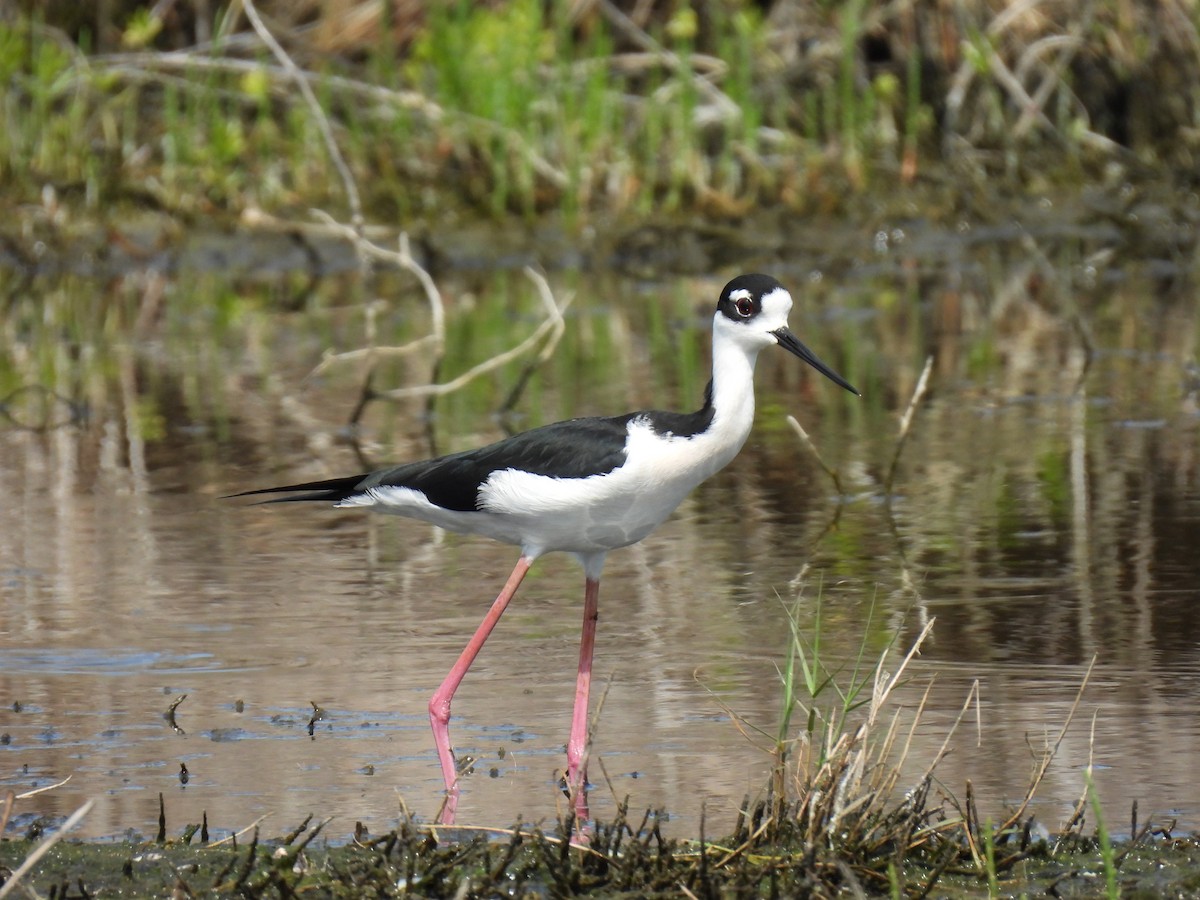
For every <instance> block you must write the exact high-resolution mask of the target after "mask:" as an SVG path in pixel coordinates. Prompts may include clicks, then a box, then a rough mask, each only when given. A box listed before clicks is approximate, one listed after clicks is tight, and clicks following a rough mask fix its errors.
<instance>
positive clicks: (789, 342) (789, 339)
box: [771, 328, 862, 397]
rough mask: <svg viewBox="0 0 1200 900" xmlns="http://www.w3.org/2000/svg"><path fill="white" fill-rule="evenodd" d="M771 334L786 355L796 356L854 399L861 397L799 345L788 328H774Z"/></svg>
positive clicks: (845, 381) (842, 379)
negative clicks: (853, 396)
mask: <svg viewBox="0 0 1200 900" xmlns="http://www.w3.org/2000/svg"><path fill="white" fill-rule="evenodd" d="M771 334H773V335H775V340H777V341H779V346H780V347H782V348H783V349H784V350H786V351H787V352H788V353H794V354H796V355H797V356H798V357H800V358H801V359H802V360H804V361H805V362H806V363H808V364H809V365H810V366H812V367H813V368H814V369H816V370H817V371H818V372H820V373H821V374H822V375H824V376H825V377H826V378H828V379H829V380H830V381H832V382H833V383H834V384H840V385H841V386H842V387H844V388H845V389H846V390H848V391H849V392H850V393H852V394H854V395H855V396H856V397H861V396H862V394H860V393H859V392H858V391H857V389H855V387H854V385H852V384H851V383H850V382H848V381H847V380H846V379H845V378H843V377H842V376H841V375H839V374H838V373H837V372H835V371H833V369H831V368H829V366H827V365H825V363H823V362H821V361H820V360H819V359H817V356H816V354H815V353H813V352H812V351H811V350H809V349H808V348H807V347H805V346H804V345H803V344H802V343H800V338H798V337H796V336H795V335H794V334H792V332H791V331H790V330H789V329H788V328H776V329H775V330H774V331H772V332H771Z"/></svg>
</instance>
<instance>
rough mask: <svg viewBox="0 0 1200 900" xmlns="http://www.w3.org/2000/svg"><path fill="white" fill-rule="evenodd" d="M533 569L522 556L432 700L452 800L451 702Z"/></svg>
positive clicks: (454, 781)
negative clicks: (530, 568)
mask: <svg viewBox="0 0 1200 900" xmlns="http://www.w3.org/2000/svg"><path fill="white" fill-rule="evenodd" d="M531 565H533V560H532V559H530V558H528V557H526V556H522V557H521V558H520V559H519V560H517V565H516V567H515V568H514V569H513V570H512V574H511V575H509V576H508V581H507V582H506V583H505V585H504V589H503V590H502V591H500V594H499V596H498V597H496V600H495V602H493V603H492V608H491V609H489V610H488V614H487V615H486V616H484V618H483V622H481V623H480V625H479V627H478V628H477V629H476V630H475V634H473V635H472V636H471V640H470V641H468V642H467V646H466V647H464V648H463V652H462V653H461V654H460V655H459V657H458V661H457V662H456V663H455V664H454V668H452V669H451V670H450V673H449V674H448V675H447V676H446V678H445V680H444V681H443V682H442V683H441V685H440V686H439V687H438V689H437V690H436V691H434V692H433V696H432V697H430V698H429V724H430V726H431V727H432V728H433V743H434V744H435V745H436V746H437V752H438V759H439V760H440V761H441V763H442V778H443V780H444V781H445V782H446V790H447V791H448V792H449V793H450V795H451V797H452V799H453V797H454V795H455V793H456V792H457V790H458V788H457V781H458V772H457V770H456V767H455V763H454V751H453V750H451V749H450V701H451V700H453V699H454V692H455V691H456V690H458V686H459V685H460V684H461V683H462V680H463V676H465V675H466V674H467V669H469V668H471V663H473V662H474V661H475V657H476V656H478V655H479V650H480V648H482V647H483V642H484V641H486V640H487V639H488V635H490V634H491V633H492V629H493V628H495V627H496V623H497V622H499V621H500V616H501V615H503V614H504V610H505V608H506V607H507V606H508V602H509V601H510V600H512V598H513V594H515V593H516V592H517V588H518V587H520V586H521V581H522V579H524V578H525V573H526V572H528V571H529V567H530V566H531ZM453 809H454V806H453V803H450V804H448V805H447V811H448V812H449V814H450V818H451V819H452V818H453ZM445 818H446V816H445V815H443V819H445ZM443 824H447V825H448V824H452V823H451V822H450V821H443Z"/></svg>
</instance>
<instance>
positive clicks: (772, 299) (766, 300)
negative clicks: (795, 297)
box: [762, 287, 792, 321]
mask: <svg viewBox="0 0 1200 900" xmlns="http://www.w3.org/2000/svg"><path fill="white" fill-rule="evenodd" d="M762 311H763V314H764V315H765V316H766V317H767V318H768V319H783V320H784V321H786V320H787V317H788V313H790V312H791V311H792V295H791V294H789V293H788V292H787V289H786V288H782V287H777V288H775V290H773V291H771V292H770V293H767V294H763V298H762Z"/></svg>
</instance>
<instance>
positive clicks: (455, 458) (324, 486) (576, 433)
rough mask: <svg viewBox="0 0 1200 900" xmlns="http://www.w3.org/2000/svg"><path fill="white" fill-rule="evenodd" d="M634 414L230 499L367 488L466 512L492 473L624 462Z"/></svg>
mask: <svg viewBox="0 0 1200 900" xmlns="http://www.w3.org/2000/svg"><path fill="white" fill-rule="evenodd" d="M638 415H642V414H640V413H630V414H628V415H624V416H607V417H590V418H583V419H568V420H567V421H565V422H555V423H553V424H551V425H543V426H542V427H540V428H534V429H532V430H530V431H523V432H521V433H520V434H515V435H513V436H512V437H509V438H505V439H504V440H501V441H497V442H496V443H494V444H488V445H487V446H486V447H480V448H478V449H477V450H465V451H463V452H461V453H451V454H449V455H447V456H439V457H437V458H436V459H429V460H422V461H420V462H411V463H403V464H401V465H398V466H393V467H391V468H388V469H380V470H378V471H376V472H369V473H367V474H364V475H350V476H347V477H345V478H330V479H327V480H324V481H309V482H304V483H302V484H288V485H281V486H279V487H269V488H260V489H258V490H254V491H242V492H241V493H238V494H233V495H231V496H234V497H247V496H252V495H255V494H290V495H291V496H288V497H274V498H272V499H270V500H266V501H264V502H266V503H288V502H293V501H307V500H324V501H327V502H330V503H337V502H339V501H341V500H346V499H348V498H350V497H354V496H356V495H359V494H363V493H365V492H366V491H369V490H370V489H371V488H377V487H406V488H412V489H413V490H416V491H420V492H421V493H422V494H424V495H425V497H426V499H427V500H429V502H430V503H433V504H435V505H437V506H440V507H442V508H443V509H453V510H460V511H464V512H471V511H474V510H475V509H476V508H477V500H478V496H479V489H480V488H481V487H482V486H483V484H484V482H486V481H487V479H488V477H489V476H490V475H491V474H492V473H493V472H498V471H503V470H505V469H520V470H521V471H524V472H532V473H533V474H535V475H548V476H550V477H552V478H586V477H587V476H588V475H596V474H602V473H605V472H611V471H612V470H613V469H615V468H617V466H619V465H621V464H622V463H623V462H624V461H625V440H626V438H627V437H628V433H629V422H630V420H631V419H634V418H636V417H637V416H638Z"/></svg>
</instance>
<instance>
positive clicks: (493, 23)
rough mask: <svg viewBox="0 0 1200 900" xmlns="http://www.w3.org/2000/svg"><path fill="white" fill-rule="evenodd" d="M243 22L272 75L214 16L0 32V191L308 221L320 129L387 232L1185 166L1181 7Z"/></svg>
mask: <svg viewBox="0 0 1200 900" xmlns="http://www.w3.org/2000/svg"><path fill="white" fill-rule="evenodd" d="M261 5H262V12H263V13H264V14H265V15H267V16H268V19H269V24H270V27H271V29H272V33H273V34H274V36H275V38H277V39H278V40H279V41H280V43H281V44H282V45H283V47H284V49H285V50H286V52H287V53H288V54H289V56H290V57H291V58H292V60H294V63H295V65H296V66H298V67H299V68H298V70H296V71H295V72H292V71H289V70H288V69H287V68H285V67H284V66H283V65H282V64H281V63H280V62H279V60H278V59H276V58H275V57H274V56H273V55H272V54H271V52H269V51H268V49H267V48H266V47H265V46H264V44H263V42H262V40H261V39H260V36H259V35H257V34H256V33H255V32H254V31H253V30H251V29H250V28H249V26H248V23H247V17H246V14H245V12H243V10H242V8H241V5H240V4H238V3H234V4H228V5H227V4H216V5H214V6H213V7H212V13H211V14H212V16H213V18H212V20H211V21H195V20H184V19H182V18H180V17H178V16H170V17H168V18H167V19H158V18H156V17H157V16H159V15H162V14H163V13H161V12H160V10H159V7H158V6H152V5H150V4H145V3H137V2H124V3H115V4H109V5H107V6H106V7H104V8H105V9H108V10H110V11H111V12H110V15H111V19H107V20H103V21H99V20H98V19H97V17H98V16H99V15H100V13H99V12H95V13H92V12H90V11H88V10H87V9H83V10H81V9H69V10H68V9H66V8H64V9H62V10H60V9H58V7H57V6H55V5H50V6H49V7H48V8H47V9H45V10H42V11H40V12H39V13H36V14H27V15H24V16H18V17H16V18H15V19H12V20H7V21H4V22H2V23H0V83H3V84H4V85H5V91H4V94H3V96H2V98H0V104H2V108H0V117H2V121H3V124H4V127H3V128H0V191H2V192H3V193H5V194H6V195H8V196H10V197H11V198H20V199H21V200H22V202H26V203H39V204H43V205H45V204H51V203H53V202H56V201H66V202H69V203H70V204H71V205H83V206H86V207H88V208H90V209H92V210H107V209H108V208H109V207H110V206H112V205H113V204H118V205H120V204H123V203H133V204H136V205H139V206H150V207H159V208H163V209H166V210H169V211H171V212H173V213H176V214H179V215H197V216H199V215H211V214H214V213H218V214H219V213H221V212H225V213H229V214H235V213H238V212H240V211H243V210H246V209H253V208H263V209H269V210H271V211H272V212H276V213H281V214H287V213H294V212H296V211H299V210H303V209H306V208H308V207H311V206H320V207H324V208H327V209H330V210H331V211H333V212H335V213H337V212H338V211H339V210H340V209H341V208H342V204H343V203H344V194H343V189H342V188H341V187H339V178H338V176H337V173H336V171H335V166H334V163H333V162H332V160H331V159H330V157H329V155H328V153H327V151H326V148H324V146H323V144H322V143H321V140H320V139H319V132H320V119H321V118H322V117H324V118H327V119H328V121H329V123H330V124H331V126H332V135H333V138H334V140H335V142H336V144H337V146H338V148H339V149H340V152H341V153H342V154H343V155H344V156H345V157H346V160H347V164H348V169H349V172H350V174H351V175H352V176H353V178H354V179H355V181H356V182H357V183H358V184H361V185H363V192H364V196H363V204H364V207H365V209H366V211H367V212H368V213H369V214H370V216H371V217H372V218H374V219H378V220H383V221H389V222H397V221H400V222H405V223H409V222H412V221H413V220H420V219H423V218H430V217H433V216H437V217H438V218H439V220H445V219H446V218H448V217H453V215H455V214H457V215H465V216H468V217H478V216H488V217H490V216H499V215H503V214H506V213H510V212H516V213H518V214H521V215H524V216H535V215H539V214H542V213H545V212H549V211H556V212H561V213H564V214H565V215H566V220H567V221H573V222H577V223H581V222H586V221H591V220H595V219H597V218H598V217H601V216H613V215H621V214H630V215H633V214H642V215H644V214H646V213H651V212H653V213H662V212H667V213H670V212H676V213H679V212H699V213H701V214H704V215H707V216H711V217H717V218H729V217H736V216H739V215H742V214H745V213H746V212H748V211H749V210H751V209H758V208H762V207H774V206H782V207H787V208H790V209H793V210H797V211H802V212H804V211H832V210H838V209H845V208H847V206H848V205H851V204H854V203H855V202H856V201H858V200H863V201H865V200H867V199H868V198H871V197H872V196H875V197H876V198H877V199H878V196H879V193H880V191H883V192H884V194H885V195H888V197H889V199H894V197H892V195H893V194H894V189H895V187H896V186H897V185H898V184H899V185H904V186H908V187H909V188H910V189H911V190H913V191H917V192H920V193H923V194H928V193H929V192H930V191H932V192H934V193H936V194H940V195H944V196H947V197H949V198H951V199H950V200H949V204H950V206H954V205H956V204H961V203H963V202H969V197H970V195H971V194H972V192H974V191H977V190H981V189H982V188H984V186H985V185H989V186H991V187H993V188H994V187H995V186H996V185H998V184H1003V185H1005V186H1006V187H1008V188H1010V189H1019V190H1022V191H1026V190H1032V191H1034V192H1038V193H1041V192H1046V191H1050V192H1053V191H1055V190H1056V189H1063V188H1066V187H1069V186H1073V185H1077V184H1079V183H1082V182H1083V181H1084V180H1097V181H1103V182H1105V183H1108V184H1113V185H1117V184H1121V183H1124V182H1126V181H1133V182H1138V181H1148V180H1149V181H1158V182H1162V183H1165V184H1168V185H1172V186H1180V185H1184V186H1186V185H1190V184H1191V183H1193V182H1194V180H1195V173H1196V172H1197V171H1200V167H1198V166H1196V164H1195V158H1196V153H1197V150H1198V149H1200V138H1198V137H1197V131H1196V129H1195V127H1194V123H1195V119H1196V115H1197V112H1196V110H1197V109H1198V108H1200V72H1197V68H1198V66H1200V63H1198V61H1197V60H1198V57H1197V55H1196V54H1195V52H1194V48H1193V47H1191V46H1190V45H1189V44H1188V43H1187V37H1186V35H1187V34H1189V33H1190V34H1192V35H1194V34H1195V33H1196V28H1197V26H1198V25H1200V21H1197V17H1200V13H1198V12H1197V11H1196V10H1191V11H1190V12H1189V11H1186V10H1184V9H1182V8H1174V7H1172V10H1171V11H1167V10H1165V9H1161V10H1160V9H1157V8H1154V9H1151V8H1146V9H1139V10H1137V11H1130V10H1128V9H1127V8H1126V5H1125V4H1116V3H1096V4H1084V5H1081V6H1080V7H1079V8H1078V9H1077V10H1075V16H1076V18H1074V19H1067V20H1061V19H1060V18H1058V17H1050V16H1048V15H1043V14H1042V13H1041V11H1040V10H1039V9H1037V8H1029V7H1027V5H1024V4H1016V3H1014V4H1005V5H1001V8H1000V9H998V10H997V9H995V8H994V7H993V6H987V5H983V4H978V5H971V6H967V7H962V6H955V7H953V9H951V8H950V7H947V8H946V9H945V10H940V9H939V10H932V11H925V12H922V13H920V14H919V10H918V8H917V7H915V6H913V5H911V4H888V3H883V2H876V0H853V2H848V3H836V4H835V3H825V4H804V5H800V6H798V7H793V6H790V5H788V4H780V5H779V6H778V8H775V9H773V10H772V11H771V12H770V14H766V15H764V13H763V12H762V11H761V10H760V8H759V7H758V6H755V5H751V4H748V3H743V2H739V0H724V2H709V3H697V4H695V5H694V6H691V5H687V4H673V5H669V6H666V7H664V9H666V10H669V11H667V12H663V11H659V10H658V9H657V6H656V7H655V10H654V11H651V12H649V13H646V14H641V13H639V15H640V18H638V19H637V20H636V21H635V20H633V19H631V18H629V16H627V15H626V13H625V12H622V11H621V9H619V8H618V5H617V4H611V3H608V2H603V3H597V4H586V5H583V6H580V5H579V4H570V3H551V4H545V3H542V2H540V0H506V2H502V3H497V4H475V3H470V2H465V0H458V2H451V3H430V4H427V5H424V6H421V7H418V8H416V9H415V10H414V9H412V8H411V7H410V5H407V4H405V5H400V6H394V5H393V4H389V3H367V2H354V0H341V2H333V3H325V4H322V5H321V7H320V13H319V15H318V14H316V10H315V9H314V10H309V9H308V8H307V7H306V5H305V4H284V3H268V2H263V3H262V4H261ZM97 9H99V7H98V8H97ZM639 9H640V7H639ZM402 12H403V13H404V14H403V15H401V13H402ZM314 15H316V18H315V19H314V18H313V16H314ZM1168 15H1174V16H1189V15H1190V16H1191V17H1192V21H1191V22H1190V23H1186V24H1187V26H1189V27H1184V28H1176V27H1174V26H1169V24H1168V23H1167V22H1166V21H1165V20H1160V19H1161V18H1162V17H1167V16H1168ZM202 36H204V37H208V36H211V40H207V41H206V40H202V39H201V38H202ZM99 50H103V51H104V52H97V51H99ZM300 73H303V74H302V75H301V74H300ZM297 77H304V78H305V79H306V80H307V82H308V86H309V87H311V88H312V90H313V92H314V95H315V98H316V100H317V102H319V104H320V109H321V111H320V113H319V114H318V113H317V112H316V111H315V110H314V109H312V108H310V107H309V106H308V105H306V103H305V100H304V97H303V96H302V94H301V92H300V91H298V90H297V85H296V81H295V78H297ZM1156 84H1162V85H1163V86H1164V87H1163V89H1161V90H1160V89H1151V90H1147V88H1146V85H1156ZM1168 85H1170V86H1171V87H1170V89H1167V88H1166V86H1168ZM941 205H943V206H944V205H945V202H943V203H942V204H941ZM342 217H344V216H342Z"/></svg>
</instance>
